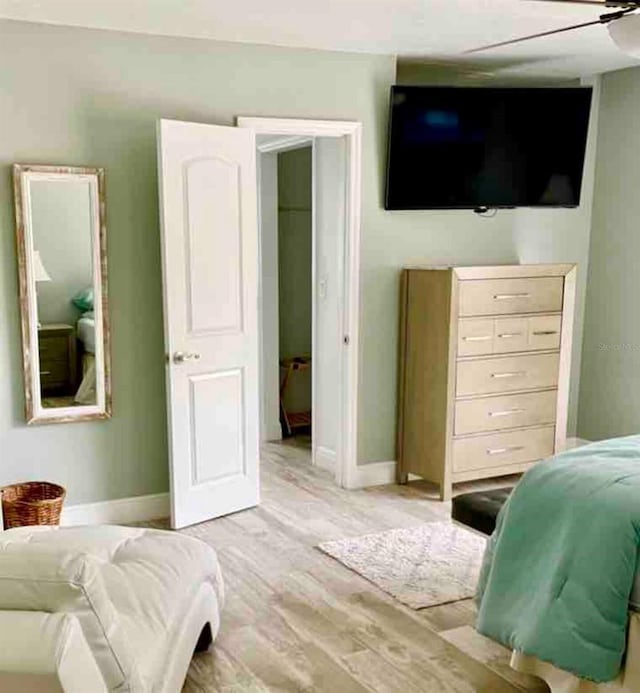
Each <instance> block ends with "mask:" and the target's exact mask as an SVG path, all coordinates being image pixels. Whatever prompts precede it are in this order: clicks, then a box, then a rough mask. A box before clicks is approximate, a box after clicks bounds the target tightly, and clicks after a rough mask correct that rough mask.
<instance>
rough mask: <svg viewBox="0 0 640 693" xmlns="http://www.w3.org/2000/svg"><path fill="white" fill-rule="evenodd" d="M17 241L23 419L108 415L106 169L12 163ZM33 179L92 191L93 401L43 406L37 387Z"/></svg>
mask: <svg viewBox="0 0 640 693" xmlns="http://www.w3.org/2000/svg"><path fill="white" fill-rule="evenodd" d="M13 181H14V194H15V209H16V244H17V254H18V281H19V295H20V318H21V324H22V355H23V368H24V385H25V410H26V418H27V423H29V424H47V423H69V422H74V421H90V420H94V419H108V418H111V369H110V329H109V312H108V306H107V295H108V292H107V248H106V225H105V189H104V169H101V168H85V167H74V166H33V165H23V164H14V167H13ZM33 181H56V182H60V183H63V182H65V181H68V182H86V183H87V184H88V185H89V189H90V192H91V195H90V199H91V210H90V211H91V234H92V243H91V248H92V250H91V253H92V258H91V259H92V270H93V292H94V308H93V310H94V316H95V333H96V335H95V336H96V339H95V341H96V344H95V364H96V403H95V404H86V405H78V406H62V407H55V408H45V407H43V405H42V398H41V392H40V354H39V346H38V306H37V297H36V283H35V276H36V274H35V267H34V254H33V249H34V242H33V225H32V216H31V204H30V202H31V196H30V184H31V183H32V182H33Z"/></svg>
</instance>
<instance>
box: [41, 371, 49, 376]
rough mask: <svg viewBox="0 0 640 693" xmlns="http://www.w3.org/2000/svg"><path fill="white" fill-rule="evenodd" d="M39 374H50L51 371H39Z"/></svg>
mask: <svg viewBox="0 0 640 693" xmlns="http://www.w3.org/2000/svg"><path fill="white" fill-rule="evenodd" d="M40 375H51V371H40Z"/></svg>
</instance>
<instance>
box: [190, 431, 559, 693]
mask: <svg viewBox="0 0 640 693" xmlns="http://www.w3.org/2000/svg"><path fill="white" fill-rule="evenodd" d="M261 487H262V502H261V504H260V506H258V507H257V508H254V509H252V510H247V511H245V512H241V513H236V514H234V515H229V516H227V517H224V518H221V519H219V520H215V521H212V522H208V523H205V524H203V525H200V526H199V527H200V529H199V536H201V538H203V539H205V540H206V541H208V542H210V543H211V544H212V545H213V546H214V547H215V548H216V550H217V551H218V555H219V558H220V562H221V565H222V570H223V574H224V577H225V582H226V588H227V603H226V606H225V609H224V612H223V617H222V627H221V630H220V634H219V635H218V639H217V641H216V643H215V646H214V648H213V651H212V652H210V653H204V654H199V655H196V656H195V657H194V659H193V662H192V664H191V667H190V669H189V674H188V677H187V681H186V683H185V686H184V693H205V692H206V693H209V692H214V691H224V692H229V693H230V692H231V691H328V692H330V693H362V692H365V691H380V692H384V693H387V692H388V693H395V692H397V693H417V692H419V691H433V692H434V693H439V692H443V693H449V692H451V693H453V692H454V691H455V692H463V691H469V692H470V691H486V692H488V693H503V692H504V693H507V692H508V691H539V692H544V691H548V690H549V689H548V688H547V686H546V685H545V684H543V683H542V682H541V681H540V680H539V679H535V678H532V677H528V676H523V675H521V674H518V673H516V672H514V671H512V670H511V669H510V668H509V664H508V662H509V652H507V650H505V649H504V648H503V647H501V646H500V645H497V644H496V643H493V642H491V641H488V640H487V639H486V638H483V637H482V636H480V635H478V634H477V633H476V631H475V630H474V628H473V623H474V619H475V607H474V605H473V603H472V602H471V601H463V602H457V603H455V604H449V605H444V606H439V607H434V608H431V609H424V610H421V611H414V610H412V609H409V608H407V607H405V606H403V605H402V604H400V603H399V602H397V601H396V600H394V599H393V598H392V597H390V596H388V595H386V594H385V593H384V592H382V591H380V590H379V589H378V588H376V587H375V586H374V585H372V584H371V583H369V582H368V581H367V580H365V579H364V578H361V577H360V576H358V575H357V574H356V573H353V572H352V571H350V570H349V569H347V568H345V567H344V566H342V565H341V564H340V563H338V562H337V561H335V560H333V559H332V558H330V557H329V556H326V555H325V554H323V553H321V552H320V551H318V550H317V549H316V548H315V546H316V545H317V544H318V543H319V542H321V541H325V540H328V539H339V538H343V537H347V536H355V535H359V534H364V533H368V532H377V531H381V530H385V529H393V528H396V527H409V526H412V525H416V524H420V523H422V522H427V521H431V520H438V519H442V518H447V517H449V513H450V505H449V504H444V503H440V502H439V501H438V500H437V495H436V492H435V490H433V489H429V488H428V487H426V486H424V485H420V483H412V484H409V485H408V486H403V487H400V486H384V487H377V488H372V489H367V490H362V491H344V490H342V489H339V488H338V487H337V486H335V485H334V483H333V481H332V479H331V477H330V475H329V474H328V473H326V472H324V471H322V470H319V469H317V468H315V467H312V466H311V464H310V454H309V451H308V450H307V449H305V448H304V447H301V446H300V445H299V444H296V443H284V444H268V445H267V446H265V448H264V452H263V456H262V466H261ZM200 530H201V531H202V534H200Z"/></svg>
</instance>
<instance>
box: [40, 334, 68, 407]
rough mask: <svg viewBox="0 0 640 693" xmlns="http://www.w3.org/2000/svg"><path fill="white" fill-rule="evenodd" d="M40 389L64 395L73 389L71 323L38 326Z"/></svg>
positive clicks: (46, 393) (48, 394) (48, 393)
mask: <svg viewBox="0 0 640 693" xmlns="http://www.w3.org/2000/svg"><path fill="white" fill-rule="evenodd" d="M38 351H39V361H40V389H41V391H42V395H43V396H45V397H47V396H55V395H59V396H65V395H71V394H73V392H74V390H75V388H76V337H75V331H74V329H73V327H72V326H71V325H65V324H62V323H61V324H50V325H41V326H40V327H39V328H38Z"/></svg>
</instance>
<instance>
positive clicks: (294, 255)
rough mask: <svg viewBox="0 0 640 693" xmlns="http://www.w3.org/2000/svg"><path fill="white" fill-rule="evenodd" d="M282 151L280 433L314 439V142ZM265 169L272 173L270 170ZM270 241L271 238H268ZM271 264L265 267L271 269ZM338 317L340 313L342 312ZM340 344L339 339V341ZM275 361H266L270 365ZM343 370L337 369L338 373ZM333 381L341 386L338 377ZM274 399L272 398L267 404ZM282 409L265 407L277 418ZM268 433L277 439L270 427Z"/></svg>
mask: <svg viewBox="0 0 640 693" xmlns="http://www.w3.org/2000/svg"><path fill="white" fill-rule="evenodd" d="M276 157H277V168H276V173H277V179H278V180H277V206H278V209H277V224H278V233H277V244H278V245H277V250H276V254H277V258H278V267H277V271H278V306H277V311H278V352H279V377H278V380H279V399H280V401H279V423H280V429H281V435H277V432H276V431H274V433H276V439H278V438H280V437H282V438H291V437H296V438H297V439H298V441H299V442H301V443H302V444H303V445H305V444H307V443H308V447H311V448H313V446H312V444H311V441H312V436H313V434H314V432H315V431H314V430H313V429H312V418H313V413H314V412H313V409H312V405H313V396H312V380H313V379H312V368H313V363H312V354H313V317H314V316H313V312H314V306H313V303H314V301H313V283H314V282H313V267H314V264H316V263H315V262H314V260H315V258H314V250H315V249H314V242H313V241H314V234H313V214H314V209H313V197H314V196H313V145H312V144H311V143H309V144H303V145H301V146H300V147H296V148H293V149H287V150H285V151H279V152H277V153H276ZM265 175H267V173H266V171H265ZM265 242H271V239H268V240H267V239H266V238H265ZM270 269H271V268H270V267H265V271H269V270H270ZM336 317H337V315H336ZM336 348H338V347H337V345H336ZM272 366H273V364H269V363H265V367H266V368H269V367H272ZM336 375H337V374H336ZM333 380H334V382H333V383H332V387H333V389H334V390H336V389H337V382H336V378H335V377H334V378H333ZM271 404H272V403H271V401H270V400H269V398H266V399H265V400H264V406H270V405H271ZM275 416H276V412H275V407H274V411H271V412H265V423H266V419H267V418H275ZM263 439H266V440H271V439H272V438H271V436H270V435H268V434H267V431H266V430H265V431H264V433H263Z"/></svg>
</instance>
